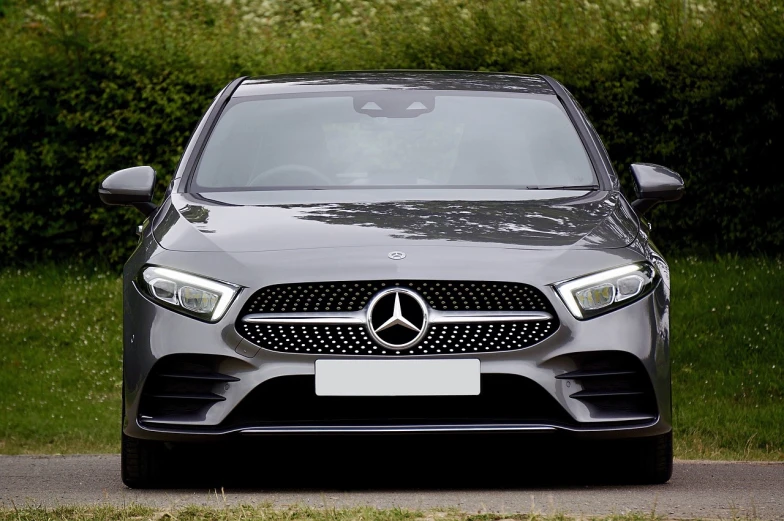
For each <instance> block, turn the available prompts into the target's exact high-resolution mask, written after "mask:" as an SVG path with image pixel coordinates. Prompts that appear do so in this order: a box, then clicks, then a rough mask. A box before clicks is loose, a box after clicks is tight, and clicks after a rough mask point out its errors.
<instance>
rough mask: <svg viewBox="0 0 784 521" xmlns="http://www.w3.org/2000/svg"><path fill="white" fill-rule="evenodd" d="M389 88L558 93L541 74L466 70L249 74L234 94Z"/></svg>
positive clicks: (244, 95)
mask: <svg viewBox="0 0 784 521" xmlns="http://www.w3.org/2000/svg"><path fill="white" fill-rule="evenodd" d="M390 89H401V90H405V89H416V90H461V91H466V90H469V91H495V92H509V93H518V94H545V95H555V94H556V93H555V91H554V90H553V89H552V87H551V86H550V85H549V84H548V83H547V81H545V80H544V78H542V77H541V76H534V75H524V74H510V73H496V72H464V71H418V70H384V71H339V72H316V73H301V74H281V75H275V76H260V77H256V78H246V79H245V80H244V81H243V82H242V84H241V85H240V86H239V87H238V88H237V90H235V91H234V94H233V96H232V97H233V98H237V97H246V96H260V95H275V94H297V93H306V92H346V91H367V90H390Z"/></svg>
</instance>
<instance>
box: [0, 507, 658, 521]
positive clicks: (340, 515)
mask: <svg viewBox="0 0 784 521" xmlns="http://www.w3.org/2000/svg"><path fill="white" fill-rule="evenodd" d="M578 519H591V520H594V521H659V520H661V519H663V518H662V516H657V515H656V514H655V513H625V514H612V515H608V516H594V517H589V518H584V517H573V516H568V515H565V514H562V513H553V514H546V515H545V514H541V513H530V514H501V513H483V512H479V513H467V512H461V511H459V510H455V509H448V510H429V511H417V510H406V509H400V508H394V509H378V508H373V507H355V508H346V509H344V508H334V507H328V506H325V507H324V508H320V509H317V508H309V507H299V506H292V507H286V508H273V507H271V506H270V505H261V506H247V505H246V506H237V507H226V508H212V507H196V506H191V507H186V508H183V509H178V510H174V509H173V510H165V511H161V510H155V509H152V508H147V507H143V506H138V505H133V506H125V507H110V506H100V507H57V508H52V509H46V508H42V507H25V508H20V509H17V508H13V509H10V508H5V509H0V521H53V520H54V521H88V520H89V521H169V520H171V521H292V520H302V521H500V520H504V521H573V520H574V521H576V520H578Z"/></svg>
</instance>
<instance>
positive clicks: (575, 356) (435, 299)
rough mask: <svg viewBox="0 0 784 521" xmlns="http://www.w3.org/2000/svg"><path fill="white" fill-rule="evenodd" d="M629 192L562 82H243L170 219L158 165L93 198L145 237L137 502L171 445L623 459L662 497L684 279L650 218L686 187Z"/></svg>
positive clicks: (136, 383) (445, 78) (127, 415)
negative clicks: (458, 446)
mask: <svg viewBox="0 0 784 521" xmlns="http://www.w3.org/2000/svg"><path fill="white" fill-rule="evenodd" d="M631 174H632V177H633V179H634V183H635V198H634V200H633V201H632V202H631V203H630V202H628V201H627V199H626V198H625V197H624V195H623V193H622V192H621V187H620V182H619V177H618V175H617V174H616V172H615V171H614V169H613V166H612V163H611V162H610V159H609V157H608V154H607V152H606V150H605V148H604V146H603V144H602V141H601V140H600V138H599V136H598V134H597V132H596V130H595V129H594V127H593V126H592V124H591V123H590V122H589V120H588V118H587V116H586V114H585V112H584V111H583V109H582V108H581V107H580V105H579V104H578V103H577V101H576V100H575V99H574V97H573V96H572V95H571V94H570V92H569V91H567V89H566V88H564V86H563V85H562V84H560V83H559V82H558V81H556V80H555V79H553V78H551V77H548V76H540V75H519V74H506V73H478V72H459V71H454V72H436V71H407V70H400V71H360V72H334V73H308V74H296V75H278V76H266V77H258V78H247V77H242V78H238V79H235V80H234V81H232V82H230V83H229V84H228V85H227V86H226V87H225V88H224V89H223V90H222V91H221V92H220V93H219V94H218V95H217V96H216V97H215V99H214V100H213V101H212V103H211V105H210V106H209V108H208V109H207V111H206V113H204V115H203V117H202V119H201V121H200V122H199V124H198V126H197V127H196V129H195V131H194V132H193V134H192V137H191V138H190V141H189V142H188V144H187V147H186V148H185V151H184V153H183V155H182V158H181V160H180V163H179V165H178V166H177V169H176V172H175V173H174V174H173V176H172V179H171V182H170V184H169V185H168V189H167V190H166V192H165V195H164V196H163V199H162V201H161V202H160V204H158V205H156V204H153V202H152V201H153V195H154V188H155V186H156V173H155V171H154V170H153V169H152V168H151V167H149V166H138V167H133V168H128V169H125V170H120V171H118V172H115V173H113V174H111V175H109V176H108V177H107V178H106V179H105V180H104V181H103V182H102V183H101V185H100V188H99V194H100V198H101V199H102V200H103V202H104V203H106V204H110V205H130V206H134V207H136V208H138V209H139V210H140V211H142V212H143V213H144V215H145V216H146V219H145V221H144V224H143V225H141V226H140V227H139V229H138V230H137V231H138V234H139V243H138V247H137V248H136V250H135V251H134V252H133V254H132V255H131V257H130V259H129V260H128V261H127V263H126V264H125V266H124V270H123V292H124V297H123V331H124V333H123V345H124V354H123V423H122V479H123V481H124V483H125V484H126V485H128V486H130V487H140V488H142V487H154V486H165V485H166V478H165V476H164V474H163V473H162V472H161V471H160V470H159V468H160V465H158V464H157V462H158V461H159V460H158V458H160V457H161V454H162V451H165V450H166V449H165V448H164V447H171V446H176V445H177V444H178V443H179V442H189V441H193V442H205V441H225V442H231V440H237V439H242V440H252V442H253V443H258V444H260V445H263V444H264V440H265V437H271V436H284V437H285V436H290V435H304V436H308V435H309V436H319V437H321V438H319V439H324V437H325V436H341V435H344V434H345V435H349V434H384V435H388V436H392V437H393V438H394V437H395V436H406V435H431V436H447V437H448V436H450V435H453V434H459V433H484V434H486V435H488V436H491V437H492V436H494V435H498V436H503V435H507V436H509V435H514V436H520V437H521V438H525V437H526V436H528V435H544V436H547V435H551V434H552V435H558V436H564V437H565V438H566V439H573V440H586V441H587V443H589V444H590V443H593V442H594V441H595V442H596V443H597V445H596V446H597V447H600V446H601V447H604V448H603V449H602V450H605V451H608V454H607V455H608V457H609V456H611V455H612V454H610V453H611V452H612V451H613V449H612V447H613V446H614V445H613V444H614V443H616V442H617V443H625V444H630V446H631V447H632V448H633V450H631V451H630V452H628V453H627V455H626V456H625V458H626V459H627V460H628V461H627V463H629V464H630V465H631V466H632V468H633V469H634V475H635V476H636V477H637V478H639V479H640V480H642V481H645V482H648V483H663V482H666V481H667V480H668V479H669V478H670V476H671V472H672V403H671V379H670V355H669V316H670V315H669V309H670V275H669V269H668V266H667V263H666V262H665V260H664V259H663V257H662V255H661V254H660V252H659V250H658V249H657V248H656V247H655V246H654V244H653V242H652V241H651V239H650V226H649V223H648V221H647V220H646V219H645V218H644V217H643V216H644V215H645V214H646V213H647V212H649V211H650V210H651V208H653V207H654V206H656V205H657V204H659V203H662V202H667V201H674V200H677V199H679V198H680V197H681V195H682V192H683V180H682V178H681V177H680V176H679V175H678V174H676V173H675V172H673V171H671V170H669V169H667V168H665V167H662V166H657V165H653V164H647V163H637V164H633V165H631ZM267 439H269V438H267ZM559 439H560V438H559ZM600 442H605V444H604V445H601V443H600ZM607 443H609V445H607ZM607 447H609V448H607Z"/></svg>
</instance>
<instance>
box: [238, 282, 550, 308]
mask: <svg viewBox="0 0 784 521" xmlns="http://www.w3.org/2000/svg"><path fill="white" fill-rule="evenodd" d="M389 287H402V288H409V289H411V290H414V291H416V292H417V293H419V294H420V295H422V297H423V298H424V299H425V301H426V302H427V303H428V305H430V307H431V308H433V309H437V310H440V311H549V310H550V305H549V302H547V299H546V298H545V296H544V295H542V293H541V292H540V291H539V290H538V289H536V288H534V287H532V286H529V285H527V284H520V283H512V282H478V281H361V282H322V283H303V284H280V285H276V286H267V287H266V288H262V289H260V290H259V291H257V292H256V293H255V294H254V295H253V296H252V297H251V298H250V299H249V300H248V303H247V304H246V305H245V309H244V310H243V313H242V314H243V315H245V314H248V313H309V312H314V311H359V310H360V309H362V308H364V307H365V306H366V305H367V303H368V301H369V300H370V298H371V297H372V296H373V295H375V294H376V293H378V292H379V291H381V290H382V289H385V288H389Z"/></svg>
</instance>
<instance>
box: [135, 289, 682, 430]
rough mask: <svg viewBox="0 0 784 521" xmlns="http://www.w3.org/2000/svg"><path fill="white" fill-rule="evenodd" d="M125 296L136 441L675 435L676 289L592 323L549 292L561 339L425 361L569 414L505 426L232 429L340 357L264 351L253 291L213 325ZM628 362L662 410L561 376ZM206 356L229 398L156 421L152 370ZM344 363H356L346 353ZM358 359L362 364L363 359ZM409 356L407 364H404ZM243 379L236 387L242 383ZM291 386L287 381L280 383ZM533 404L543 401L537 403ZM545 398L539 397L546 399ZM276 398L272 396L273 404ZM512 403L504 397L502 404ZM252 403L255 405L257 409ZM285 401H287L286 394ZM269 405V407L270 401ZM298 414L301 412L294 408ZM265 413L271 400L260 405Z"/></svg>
mask: <svg viewBox="0 0 784 521" xmlns="http://www.w3.org/2000/svg"><path fill="white" fill-rule="evenodd" d="M125 289H126V291H125V297H124V299H125V302H124V304H125V309H126V313H125V333H124V340H125V351H124V379H125V389H126V394H125V400H126V402H125V407H126V421H125V424H124V426H123V429H124V432H125V433H126V434H127V435H128V436H131V437H136V438H147V439H158V440H167V441H184V440H194V441H196V440H206V439H223V438H226V437H228V436H234V435H264V434H325V433H330V434H352V433H386V434H394V433H412V432H416V433H438V432H477V431H479V432H521V433H525V432H529V433H531V432H536V433H547V432H565V433H571V434H575V435H580V436H586V437H606V438H614V437H637V436H652V435H656V434H662V433H666V432H668V431H670V430H671V403H670V361H669V347H668V331H669V324H668V312H667V311H668V305H669V298H668V290H667V288H666V287H665V285H664V284H661V283H660V284H659V285H658V286H657V288H656V289H655V290H654V292H653V293H651V294H650V295H648V296H647V297H645V298H643V299H642V300H640V301H637V302H635V303H633V304H630V305H628V306H626V307H624V308H621V309H619V310H616V311H614V312H611V313H609V314H607V315H603V316H600V317H596V318H593V319H590V320H586V321H578V320H576V319H574V318H573V317H572V316H571V314H570V313H569V312H568V310H567V309H566V308H565V306H564V305H563V303H562V302H561V301H560V299H559V298H558V297H557V296H556V295H555V293H554V292H553V291H552V289H551V288H549V287H540V289H541V290H542V291H543V292H544V293H545V295H546V296H547V297H548V298H549V299H550V301H551V303H552V304H553V306H554V307H555V311H556V313H557V314H558V316H559V319H560V323H561V325H560V327H559V329H558V330H557V331H556V333H555V334H553V335H552V336H550V337H548V338H547V339H545V340H544V341H542V342H539V343H538V344H535V345H533V346H531V347H528V348H525V349H519V350H514V351H505V352H496V353H471V354H454V355H435V356H432V357H430V356H426V355H425V356H423V355H419V356H417V357H416V358H417V359H427V358H440V357H451V358H461V357H462V358H477V359H479V360H480V363H481V373H482V375H483V379H484V378H485V377H492V376H491V375H516V376H518V377H521V378H524V379H525V381H526V382H530V383H532V384H533V385H535V386H536V390H537V392H541V393H542V396H544V397H545V398H544V399H547V400H552V402H553V403H555V404H557V408H559V409H560V411H558V413H559V414H557V415H554V416H553V417H548V418H545V419H544V420H542V418H541V417H540V418H533V417H531V418H527V417H524V416H522V417H518V418H509V417H505V418H501V419H499V420H498V421H490V420H488V419H487V418H485V419H483V420H482V421H469V422H455V421H448V422H447V421H443V419H440V418H435V419H433V420H432V421H428V420H422V419H420V420H418V421H416V422H411V423H405V422H389V423H387V424H385V423H384V422H379V421H377V420H376V421H373V422H364V421H354V422H353V423H352V422H351V421H348V422H347V421H341V422H334V423H331V422H329V421H323V420H322V421H315V422H303V421H299V420H302V418H299V419H298V421H287V420H285V419H283V420H276V421H260V422H256V423H253V421H250V422H248V421H239V422H237V421H229V420H236V418H232V413H233V412H235V415H234V416H236V411H237V410H239V407H240V405H241V404H243V401H244V400H246V399H247V400H250V398H249V397H250V396H251V395H252V393H253V391H254V390H255V389H257V388H259V386H261V385H262V384H264V383H268V382H271V381H273V380H274V379H280V378H286V377H293V376H300V377H303V376H307V377H312V376H313V375H314V374H315V361H316V360H317V359H324V358H331V357H332V356H331V355H313V354H299V353H298V354H293V353H280V352H273V351H268V350H264V349H258V348H257V347H256V346H254V345H253V344H251V343H250V342H248V341H247V340H245V339H243V338H242V337H240V336H239V335H238V333H237V331H236V329H235V324H234V323H235V320H236V314H237V310H239V309H240V308H241V307H242V305H243V304H244V301H245V300H247V298H248V297H249V296H250V294H251V292H250V291H246V292H243V293H241V294H240V295H239V297H238V299H237V301H236V302H235V303H234V304H233V305H232V308H231V309H230V310H229V312H228V313H227V315H226V317H225V318H224V319H223V320H222V321H221V322H219V323H217V324H207V323H203V322H199V321H197V320H194V319H192V318H189V317H186V316H183V315H180V314H177V313H175V312H173V311H170V310H168V309H165V308H162V307H160V306H157V305H156V304H153V303H152V302H150V301H149V300H147V298H145V297H144V296H143V295H141V294H140V293H139V292H138V290H137V289H136V288H135V286H133V285H132V284H129V285H126V288H125ZM603 354H611V355H612V356H620V357H624V358H625V359H626V360H634V362H635V363H636V364H638V365H639V367H640V370H641V374H642V375H644V377H645V378H646V379H647V383H648V384H649V386H650V393H651V397H652V400H653V402H654V405H653V406H652V408H651V411H652V412H649V413H646V414H640V413H639V411H627V412H624V411H618V410H614V411H607V410H602V409H601V408H598V407H595V406H594V405H592V404H591V403H586V402H585V401H581V400H579V399H575V398H572V397H571V396H572V395H573V394H575V393H576V392H578V391H580V389H581V388H582V382H581V381H580V380H579V379H568V378H557V377H558V376H559V375H564V374H565V373H569V372H573V371H575V370H579V369H580V361H581V360H583V359H584V358H585V357H593V359H596V358H597V357H599V358H600V357H601V356H603ZM171 355H189V356H193V355H204V356H206V357H215V360H217V366H216V369H217V370H218V371H219V372H220V373H221V374H224V375H228V376H230V377H232V381H231V382H220V383H219V384H216V385H214V386H212V387H211V389H210V391H211V392H212V393H214V394H217V395H218V396H220V401H215V402H212V403H211V404H210V405H209V406H207V407H203V408H202V409H200V410H199V411H198V412H197V413H195V414H190V415H186V416H182V415H181V416H179V417H178V416H176V415H174V416H172V415H168V416H163V417H154V416H150V415H145V414H142V413H143V412H144V411H142V410H141V409H140V404H141V402H142V399H143V398H142V396H143V394H144V393H143V390H144V389H145V384H146V383H147V379H148V377H149V375H150V374H151V371H152V370H153V368H154V367H155V365H156V363H158V362H159V361H160V360H161V359H163V358H164V357H169V356H171ZM340 358H341V359H347V358H350V357H348V356H346V355H341V356H340ZM356 358H362V357H361V356H357V357H356ZM396 358H405V357H396ZM235 379H236V380H235ZM277 381H282V380H277ZM532 396H533V395H532ZM539 396H540V395H538V394H537V395H536V397H537V399H539V398H538V397H539ZM267 399H269V397H267ZM499 399H503V398H499ZM247 400H246V401H245V406H246V409H247V405H248V403H247ZM277 400H280V401H283V402H285V400H286V396H277ZM268 403H269V402H268ZM292 407H296V405H295V404H292ZM258 408H262V409H263V408H264V402H261V403H259V404H258Z"/></svg>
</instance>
